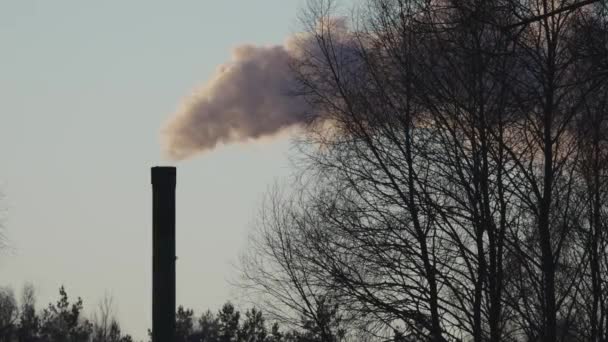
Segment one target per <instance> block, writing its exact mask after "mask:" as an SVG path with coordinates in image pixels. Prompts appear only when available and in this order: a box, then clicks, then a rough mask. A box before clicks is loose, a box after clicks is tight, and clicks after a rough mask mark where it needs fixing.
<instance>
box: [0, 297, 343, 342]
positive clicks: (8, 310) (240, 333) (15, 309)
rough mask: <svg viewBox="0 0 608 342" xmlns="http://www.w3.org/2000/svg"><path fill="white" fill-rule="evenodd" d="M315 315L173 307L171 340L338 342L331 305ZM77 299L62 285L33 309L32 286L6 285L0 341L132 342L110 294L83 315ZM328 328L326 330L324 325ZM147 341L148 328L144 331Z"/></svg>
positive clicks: (0, 299) (0, 313)
mask: <svg viewBox="0 0 608 342" xmlns="http://www.w3.org/2000/svg"><path fill="white" fill-rule="evenodd" d="M316 307H317V312H316V313H317V315H316V317H317V319H316V320H312V319H309V318H305V317H302V318H301V319H300V320H299V322H297V323H296V324H295V325H293V324H286V326H289V328H286V327H281V326H280V324H279V323H277V322H272V323H271V321H272V320H270V319H267V317H266V316H264V314H263V312H262V311H261V310H259V309H256V308H250V309H247V310H246V311H245V312H244V313H241V312H240V311H239V310H237V309H236V308H235V306H234V305H233V304H231V303H230V302H226V304H224V305H223V306H222V308H221V309H220V310H219V311H218V312H217V313H214V312H212V311H210V310H207V311H205V312H203V313H202V314H200V315H199V316H198V317H197V316H196V315H195V313H194V310H193V309H189V308H184V307H183V306H179V307H178V309H177V312H176V325H175V326H176V336H175V342H321V341H323V342H339V341H342V340H343V339H344V337H345V335H346V333H345V329H344V328H343V327H342V324H341V318H340V316H339V315H338V310H337V306H335V305H332V304H331V303H328V302H325V301H319V302H318V303H317V305H316ZM83 309H84V303H83V300H82V299H81V298H77V299H76V300H75V301H72V300H70V297H69V296H68V294H67V291H66V289H65V288H64V287H63V286H62V287H61V288H60V289H59V299H58V300H57V302H56V303H49V304H48V306H47V307H46V308H44V309H42V310H37V309H36V295H35V291H34V287H33V286H31V285H26V286H24V288H23V290H22V294H21V298H20V300H19V301H18V300H17V299H16V296H15V294H14V291H13V290H12V289H10V288H0V342H133V341H134V339H133V338H132V337H131V336H130V335H128V334H124V333H123V332H122V329H121V327H120V324H119V322H118V320H117V319H116V317H115V316H114V314H113V302H112V297H109V296H105V297H104V299H103V300H102V301H101V302H100V304H99V305H98V307H97V309H96V310H95V312H94V313H93V314H92V315H91V317H86V316H85V315H84V310H83ZM327 328H329V329H327ZM148 336H149V340H151V331H150V330H148Z"/></svg>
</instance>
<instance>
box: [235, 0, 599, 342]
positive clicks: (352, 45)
mask: <svg viewBox="0 0 608 342" xmlns="http://www.w3.org/2000/svg"><path fill="white" fill-rule="evenodd" d="M366 5H367V7H365V8H364V9H363V10H362V11H361V12H360V13H361V14H360V16H357V17H356V19H357V20H355V21H354V22H353V23H352V25H353V27H352V28H351V29H350V30H348V29H346V28H345V26H344V24H343V22H341V21H340V20H337V19H335V18H334V17H333V16H332V2H331V1H318V2H314V3H312V5H311V6H310V7H309V10H308V12H307V15H306V16H305V17H306V18H307V19H308V21H307V22H306V23H307V24H308V26H307V27H308V32H307V33H308V34H307V35H305V36H304V37H303V39H302V46H303V50H304V51H305V57H306V58H302V59H299V60H298V61H297V62H294V71H295V72H296V73H297V75H298V80H299V81H300V84H301V87H302V88H301V89H300V91H301V94H302V96H305V97H306V98H307V99H308V100H309V102H310V103H311V105H312V107H313V108H314V109H315V110H314V115H312V117H311V121H310V122H311V123H310V125H309V127H308V131H307V134H306V135H305V137H304V138H303V139H302V141H301V144H300V145H299V146H300V147H301V152H302V153H303V155H305V157H304V158H303V163H302V164H301V166H302V170H303V173H302V180H303V182H302V186H301V187H298V188H296V191H294V195H293V197H289V196H287V198H284V197H281V196H277V197H274V198H273V199H272V200H271V201H270V205H269V206H267V207H266V209H267V211H265V212H264V215H263V216H262V220H261V223H260V227H261V233H260V234H259V235H258V240H257V244H256V245H255V246H256V248H255V249H254V250H253V251H254V252H253V253H252V255H250V256H249V257H248V259H247V263H245V270H246V272H245V274H246V278H247V279H248V280H249V281H250V282H249V284H250V285H252V286H254V287H255V288H257V289H261V290H263V291H264V292H266V293H267V294H269V295H270V296H271V297H272V298H273V299H275V300H277V301H276V302H274V303H275V305H276V304H279V305H280V306H282V307H287V308H289V309H291V310H293V311H295V312H311V311H312V310H311V303H314V301H311V298H316V297H318V296H320V295H331V297H332V298H333V299H334V300H336V301H337V302H338V303H340V306H341V308H342V310H344V311H345V312H347V313H350V314H351V315H352V317H354V318H356V319H354V318H353V321H357V323H359V324H360V326H361V327H364V328H366V329H368V332H373V333H377V336H381V334H380V333H379V332H380V331H381V330H383V329H384V330H385V331H386V330H388V331H391V332H392V331H395V330H397V331H398V332H399V336H401V337H400V338H409V339H414V340H428V341H468V340H472V341H475V342H481V341H520V340H529V341H536V340H541V341H547V342H548V341H551V342H553V341H561V340H566V339H568V338H575V337H577V336H578V337H581V336H583V335H582V334H581V333H579V332H576V330H577V329H575V325H576V324H578V323H576V320H577V318H580V316H578V317H577V312H578V310H582V311H584V312H586V315H588V316H587V317H589V322H591V323H590V326H591V327H592V330H593V332H591V335H590V336H593V337H592V338H594V339H595V340H597V341H601V339H600V338H601V336H602V334H603V330H604V329H605V323H603V322H604V321H605V314H604V313H603V312H605V309H602V308H603V307H604V306H603V305H604V303H605V296H603V295H601V294H600V292H601V291H600V290H601V289H602V286H604V285H601V284H602V283H601V282H602V281H603V280H599V279H603V278H602V277H603V271H602V270H603V269H602V267H605V262H603V263H600V262H599V260H600V259H602V258H604V259H605V258H606V250H605V245H601V242H600V240H601V239H600V236H603V235H602V234H603V233H602V232H604V231H605V229H604V228H603V226H602V224H601V223H600V221H601V217H602V214H601V213H602V212H603V211H602V210H603V209H602V203H603V201H602V199H603V197H602V196H603V195H604V191H603V190H602V189H603V187H602V184H603V183H601V184H600V182H599V179H600V178H602V177H603V172H604V169H603V167H604V166H603V159H602V158H604V157H603V154H602V153H600V151H603V150H604V149H605V147H604V146H603V144H604V143H603V141H604V138H605V131H604V130H603V128H602V127H603V126H604V125H603V120H604V112H605V110H604V107H603V102H602V101H601V100H599V99H600V98H602V96H601V94H603V93H602V91H603V89H604V88H605V87H606V81H605V79H604V77H603V76H602V72H601V71H602V70H605V69H602V68H605V65H606V64H605V60H606V52H605V51H604V50H602V49H601V48H600V47H599V46H601V45H598V44H587V45H586V46H583V45H585V44H582V45H581V44H580V43H579V39H580V38H581V37H588V36H589V32H587V31H585V30H590V29H594V31H593V33H592V35H593V36H594V37H596V39H598V41H599V42H600V43H602V42H603V40H602V39H605V38H607V37H608V34H607V32H608V31H607V30H606V29H605V27H604V26H602V25H600V24H599V23H602V21H601V15H599V14H600V13H601V9H600V8H599V7H594V6H595V5H593V6H591V5H589V4H585V5H589V6H583V5H581V4H578V3H576V2H573V1H544V0H527V1H515V0H492V1H474V0H465V1H462V0H461V1H455V0H454V1H453V0H435V1H422V0H421V1H415V0H410V1H406V0H401V1H400V0H370V1H367V2H366ZM566 9H567V10H566ZM530 18H532V19H530ZM593 20H595V21H594V22H595V23H596V25H590V24H589V23H590V22H592V21H593ZM585 48H586V49H588V50H589V51H590V52H594V53H589V54H587V53H581V52H583V51H585ZM594 49H595V50H594ZM604 73H605V72H604ZM594 130H595V131H594ZM594 134H595V135H594ZM594 136H595V138H593V137H594ZM593 203H595V204H593ZM598 206H599V207H598ZM602 248H604V249H603V250H602ZM602 260H603V259H602ZM601 265H604V266H601ZM600 273H601V274H600ZM587 287H591V289H590V290H589V289H587ZM588 299H592V300H591V303H595V304H592V305H591V307H589V305H586V303H589V301H588ZM602 310H604V311H602ZM579 325H580V324H579ZM378 327H380V328H378ZM579 330H581V329H579ZM584 336H587V335H584ZM581 338H582V337H581ZM595 340H594V341H595Z"/></svg>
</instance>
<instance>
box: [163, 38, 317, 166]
mask: <svg viewBox="0 0 608 342" xmlns="http://www.w3.org/2000/svg"><path fill="white" fill-rule="evenodd" d="M294 53H295V51H293V48H292V49H291V51H290V44H285V45H277V46H269V47H261V46H253V45H244V46H239V47H237V48H235V49H234V50H233V51H232V58H231V60H230V62H228V63H226V64H223V65H221V66H220V67H219V68H218V69H217V70H216V72H215V75H214V76H213V77H212V79H211V80H210V81H209V82H208V83H207V84H206V85H205V86H204V87H202V88H200V89H198V90H196V91H195V92H194V94H192V95H191V96H190V97H189V98H187V99H186V100H185V101H184V102H183V103H182V104H181V108H179V110H178V111H177V112H176V113H175V114H174V115H173V116H172V117H171V119H170V120H169V122H168V123H167V124H166V126H165V127H164V129H163V132H162V133H163V139H164V148H165V152H166V153H167V155H168V156H169V157H170V158H172V159H185V158H188V157H191V156H192V155H194V154H197V153H200V152H204V151H206V150H209V149H213V148H214V147H215V146H217V145H218V144H227V143H231V142H238V141H247V140H250V139H256V138H260V137H263V136H271V135H274V134H276V133H278V132H280V131H281V130H283V129H285V128H289V127H292V126H295V125H298V124H300V123H301V122H303V120H304V118H305V116H306V113H307V112H308V111H309V107H308V105H307V103H306V102H305V101H304V99H303V98H302V97H299V96H294V95H293V91H294V90H295V87H296V82H295V79H294V76H293V73H292V72H291V70H290V67H289V66H290V60H291V58H293V56H294Z"/></svg>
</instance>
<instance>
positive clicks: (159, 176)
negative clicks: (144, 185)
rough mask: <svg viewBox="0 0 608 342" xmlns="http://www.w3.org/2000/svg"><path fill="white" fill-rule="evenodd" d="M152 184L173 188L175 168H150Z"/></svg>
mask: <svg viewBox="0 0 608 342" xmlns="http://www.w3.org/2000/svg"><path fill="white" fill-rule="evenodd" d="M152 184H153V185H154V184H165V185H172V186H175V166H154V167H152Z"/></svg>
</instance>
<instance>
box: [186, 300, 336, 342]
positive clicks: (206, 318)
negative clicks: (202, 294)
mask: <svg viewBox="0 0 608 342" xmlns="http://www.w3.org/2000/svg"><path fill="white" fill-rule="evenodd" d="M318 304H319V305H318V306H317V307H318V311H317V314H318V315H317V316H318V317H320V318H321V319H320V321H317V320H313V319H309V318H306V317H302V318H301V319H300V320H299V322H297V323H296V324H295V326H294V325H291V324H287V326H289V327H290V328H288V329H284V328H285V327H281V325H280V324H279V323H277V322H273V323H269V321H268V320H267V318H266V317H265V316H264V314H263V312H262V311H261V310H259V309H256V308H251V309H248V310H247V311H245V313H244V314H241V312H239V311H238V310H237V309H236V308H235V307H234V305H232V304H231V303H230V302H227V303H226V304H224V306H223V307H222V308H221V309H220V310H219V311H218V312H217V313H216V314H214V313H213V312H211V311H209V310H208V311H206V312H204V313H203V314H202V315H200V316H199V317H198V318H196V317H195V315H194V311H193V310H192V309H185V308H184V307H182V306H180V307H179V308H178V309H177V314H176V339H175V341H176V342H203V341H204V342H338V341H342V340H343V339H344V337H345V336H346V331H345V329H344V327H342V324H341V318H340V316H339V314H338V310H337V307H336V306H335V305H332V304H330V303H326V302H320V303H318ZM327 327H330V329H326V328H327Z"/></svg>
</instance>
